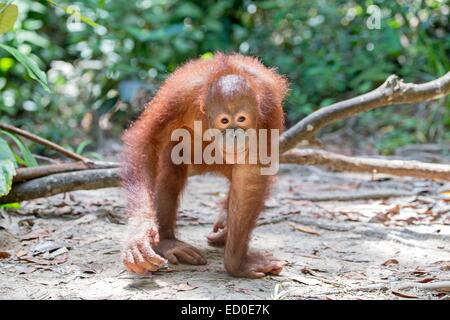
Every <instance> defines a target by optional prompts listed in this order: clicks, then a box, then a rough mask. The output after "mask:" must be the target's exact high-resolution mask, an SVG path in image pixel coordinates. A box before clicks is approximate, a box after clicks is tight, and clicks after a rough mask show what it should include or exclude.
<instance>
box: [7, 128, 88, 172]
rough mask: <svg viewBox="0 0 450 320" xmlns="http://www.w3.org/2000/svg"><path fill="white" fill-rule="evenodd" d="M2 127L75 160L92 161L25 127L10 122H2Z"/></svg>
mask: <svg viewBox="0 0 450 320" xmlns="http://www.w3.org/2000/svg"><path fill="white" fill-rule="evenodd" d="M0 129H2V130H5V131H8V132H12V133H15V134H17V135H19V136H22V137H24V138H27V139H28V140H31V141H34V142H36V143H39V144H41V145H43V146H46V147H48V148H50V149H53V150H55V151H57V152H59V153H61V154H62V155H64V156H66V157H67V158H70V159H73V160H77V161H83V162H85V163H90V162H92V161H91V160H90V159H88V158H85V157H83V156H81V155H79V154H76V153H75V152H72V151H70V150H67V149H65V148H63V147H61V146H60V145H58V144H56V143H54V142H51V141H49V140H47V139H44V138H42V137H39V136H37V135H35V134H33V133H31V132H28V131H26V130H23V129H19V128H17V127H14V126H11V125H9V124H5V123H0Z"/></svg>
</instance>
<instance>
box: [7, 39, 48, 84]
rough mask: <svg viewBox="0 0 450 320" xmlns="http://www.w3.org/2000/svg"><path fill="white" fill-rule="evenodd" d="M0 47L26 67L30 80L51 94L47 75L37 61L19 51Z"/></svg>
mask: <svg viewBox="0 0 450 320" xmlns="http://www.w3.org/2000/svg"><path fill="white" fill-rule="evenodd" d="M0 47H1V48H3V49H5V50H6V51H8V52H9V53H10V54H11V55H12V56H13V57H14V58H16V59H17V61H19V62H20V63H21V64H22V65H23V66H24V67H25V69H27V72H28V75H29V76H30V78H32V79H34V80H36V81H37V82H39V83H40V84H41V86H42V87H43V88H44V89H45V91H47V92H50V88H49V87H48V82H47V75H46V74H45V72H44V71H42V70H41V69H39V66H38V65H37V63H36V61H34V60H33V59H31V58H30V57H28V56H26V55H24V54H23V53H21V52H20V51H18V50H17V49H15V48H13V47H10V46H7V45H4V44H0Z"/></svg>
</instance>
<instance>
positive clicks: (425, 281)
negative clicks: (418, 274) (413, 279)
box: [417, 278, 434, 283]
mask: <svg viewBox="0 0 450 320" xmlns="http://www.w3.org/2000/svg"><path fill="white" fill-rule="evenodd" d="M433 280H434V278H423V279H419V280H417V282H419V283H428V282H431V281H433Z"/></svg>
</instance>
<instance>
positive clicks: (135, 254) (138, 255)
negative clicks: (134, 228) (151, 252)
mask: <svg viewBox="0 0 450 320" xmlns="http://www.w3.org/2000/svg"><path fill="white" fill-rule="evenodd" d="M131 254H132V255H133V258H134V262H135V263H136V264H138V263H143V262H145V259H144V257H143V256H142V254H141V251H139V248H138V247H133V249H132V250H131Z"/></svg>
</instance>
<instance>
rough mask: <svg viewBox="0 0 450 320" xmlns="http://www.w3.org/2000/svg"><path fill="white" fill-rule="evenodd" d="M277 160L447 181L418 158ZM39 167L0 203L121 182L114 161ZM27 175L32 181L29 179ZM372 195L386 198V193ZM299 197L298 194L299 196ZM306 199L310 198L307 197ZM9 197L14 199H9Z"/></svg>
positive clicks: (23, 174)
mask: <svg viewBox="0 0 450 320" xmlns="http://www.w3.org/2000/svg"><path fill="white" fill-rule="evenodd" d="M280 162H281V163H293V164H301V165H323V166H325V167H327V168H330V169H333V170H337V171H353V172H378V173H387V174H392V175H396V176H411V177H417V178H424V179H436V180H447V181H450V165H445V164H433V163H423V162H418V161H404V160H384V159H373V158H358V157H348V156H343V155H339V154H335V153H332V152H328V151H323V150H315V149H300V150H292V151H289V152H287V153H285V154H283V155H282V156H281V158H280ZM90 166H93V167H90ZM42 167H43V169H42V170H41V169H40V168H41V167H37V168H24V169H19V170H18V177H17V178H16V179H19V180H20V181H25V180H26V182H21V183H14V184H13V187H12V190H11V193H10V194H8V195H7V196H5V197H3V198H0V204H2V203H9V202H18V201H24V200H31V199H35V198H39V197H46V196H50V195H54V194H58V193H62V192H68V191H73V190H89V189H100V188H109V187H115V186H119V185H120V181H119V173H118V171H119V169H118V164H117V163H114V162H105V163H102V162H98V163H93V164H91V165H89V164H82V163H79V162H78V163H72V164H64V165H48V166H42ZM100 168H102V169H100ZM45 171H47V173H50V171H53V172H52V173H55V172H58V173H56V174H50V175H47V176H44V177H42V176H41V175H43V174H44V173H45ZM67 171H71V172H67ZM193 175H195V173H194V174H193ZM30 178H32V180H29V179H30ZM28 180H29V181H28ZM15 181H18V180H15ZM40 189H43V190H40ZM407 195H408V194H405V193H401V192H400V191H399V193H398V194H397V193H395V192H394V193H392V194H391V196H407ZM375 196H376V197H381V196H382V197H387V196H389V194H388V195H386V194H382V195H381V196H380V195H375ZM300 198H301V196H299V198H298V199H300ZM305 198H307V199H310V198H309V197H308V196H306V197H305ZM11 199H13V200H14V201H11ZM298 199H297V200H298ZM346 199H347V198H346ZM310 200H311V199H310ZM315 200H316V201H326V200H328V199H326V198H320V199H315Z"/></svg>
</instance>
